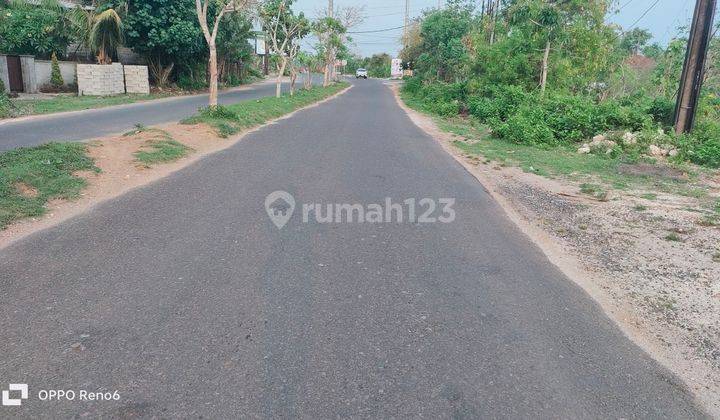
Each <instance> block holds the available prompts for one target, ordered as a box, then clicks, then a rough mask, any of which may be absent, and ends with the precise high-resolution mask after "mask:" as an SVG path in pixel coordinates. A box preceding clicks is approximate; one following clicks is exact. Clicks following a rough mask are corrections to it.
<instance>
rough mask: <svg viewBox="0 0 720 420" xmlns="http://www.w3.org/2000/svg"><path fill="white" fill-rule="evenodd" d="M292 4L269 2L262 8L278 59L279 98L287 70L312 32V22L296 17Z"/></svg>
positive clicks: (289, 2)
mask: <svg viewBox="0 0 720 420" xmlns="http://www.w3.org/2000/svg"><path fill="white" fill-rule="evenodd" d="M291 4H292V0H269V1H266V2H265V3H264V4H263V5H262V7H261V8H260V19H261V20H262V23H263V29H264V30H265V33H266V34H267V35H268V37H269V38H270V47H271V49H272V52H273V53H274V54H276V55H277V57H278V59H277V72H278V74H277V79H276V82H275V96H276V97H278V98H279V97H280V94H281V93H282V92H281V86H282V78H283V75H284V74H285V69H286V68H287V66H288V63H289V62H290V63H292V60H293V59H294V58H295V55H297V52H298V51H299V50H300V44H299V40H300V39H301V38H302V37H304V36H305V35H306V34H307V33H308V32H309V30H310V22H309V21H308V20H307V19H306V18H305V15H303V14H302V13H300V14H299V15H297V16H296V15H295V14H294V13H293V12H292V9H291V8H290V6H291ZM291 66H292V64H291ZM293 71H294V70H293ZM291 76H292V75H291ZM293 84H294V83H293Z"/></svg>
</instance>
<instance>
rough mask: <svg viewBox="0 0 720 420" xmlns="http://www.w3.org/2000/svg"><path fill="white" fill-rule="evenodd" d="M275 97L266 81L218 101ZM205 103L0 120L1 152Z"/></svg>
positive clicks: (118, 127)
mask: <svg viewBox="0 0 720 420" xmlns="http://www.w3.org/2000/svg"><path fill="white" fill-rule="evenodd" d="M301 77H302V76H301ZM313 80H314V82H315V83H317V82H318V81H319V80H322V79H321V78H319V76H317V75H316V76H314V77H313ZM298 85H302V79H299V80H298ZM283 89H284V90H287V89H289V83H284V84H283ZM274 94H275V83H272V80H268V82H266V83H258V84H255V85H252V86H246V87H242V88H240V89H230V90H226V91H223V92H221V93H220V95H219V97H218V102H219V103H220V104H221V105H227V104H233V103H236V102H240V101H245V100H248V99H257V98H262V97H265V96H272V95H274ZM207 100H208V99H207V95H193V96H183V97H177V98H168V99H163V100H159V101H147V102H139V103H134V104H128V105H119V106H113V107H106V108H99V109H93V110H86V111H83V112H74V113H62V114H48V115H41V116H35V117H32V118H29V119H25V118H23V119H17V120H12V119H10V120H4V121H0V152H1V151H5V150H10V149H15V148H17V147H22V146H36V145H38V144H42V143H47V142H50V141H78V140H87V139H91V138H94V137H101V136H105V135H110V134H118V133H124V132H126V131H128V130H130V129H132V128H133V127H135V125H136V124H144V125H156V124H163V123H168V122H173V121H179V120H182V119H183V118H187V117H189V116H191V115H193V114H196V113H197V111H198V108H202V107H204V106H207Z"/></svg>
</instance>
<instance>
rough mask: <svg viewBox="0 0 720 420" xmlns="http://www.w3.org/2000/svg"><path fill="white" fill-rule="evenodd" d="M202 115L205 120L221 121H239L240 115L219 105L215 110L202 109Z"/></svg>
mask: <svg viewBox="0 0 720 420" xmlns="http://www.w3.org/2000/svg"><path fill="white" fill-rule="evenodd" d="M200 115H201V116H202V117H203V118H213V119H220V120H237V119H238V114H237V113H236V112H235V111H233V110H231V109H230V108H228V107H226V106H222V105H218V106H216V107H214V108H210V107H207V108H202V109H201V110H200Z"/></svg>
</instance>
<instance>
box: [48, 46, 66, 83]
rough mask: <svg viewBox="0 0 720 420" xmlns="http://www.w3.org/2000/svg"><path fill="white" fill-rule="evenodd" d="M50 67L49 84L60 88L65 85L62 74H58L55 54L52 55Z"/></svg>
mask: <svg viewBox="0 0 720 420" xmlns="http://www.w3.org/2000/svg"><path fill="white" fill-rule="evenodd" d="M50 67H51V72H50V84H51V85H53V86H55V87H61V86H62V85H64V84H65V81H64V80H63V77H62V73H60V63H58V59H57V55H56V54H55V53H53V54H52V58H51V63H50Z"/></svg>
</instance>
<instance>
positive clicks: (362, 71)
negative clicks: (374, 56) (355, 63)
mask: <svg viewBox="0 0 720 420" xmlns="http://www.w3.org/2000/svg"><path fill="white" fill-rule="evenodd" d="M361 77H362V78H363V79H367V70H365V69H357V70H355V78H356V79H359V78H361Z"/></svg>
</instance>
